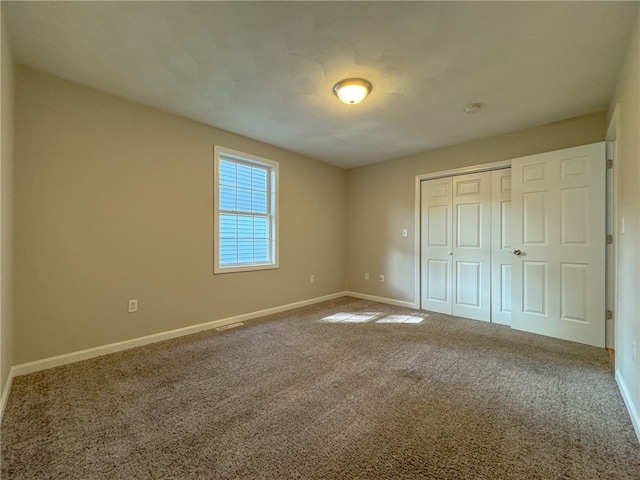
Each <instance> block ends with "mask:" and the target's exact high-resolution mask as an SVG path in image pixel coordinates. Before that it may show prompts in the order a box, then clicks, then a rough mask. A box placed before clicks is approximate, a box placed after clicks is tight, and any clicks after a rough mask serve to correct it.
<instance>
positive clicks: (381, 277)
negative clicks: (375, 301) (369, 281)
mask: <svg viewBox="0 0 640 480" xmlns="http://www.w3.org/2000/svg"><path fill="white" fill-rule="evenodd" d="M380 281H381V282H384V275H383V274H382V273H381V274H380Z"/></svg>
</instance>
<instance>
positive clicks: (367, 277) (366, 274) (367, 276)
mask: <svg viewBox="0 0 640 480" xmlns="http://www.w3.org/2000/svg"><path fill="white" fill-rule="evenodd" d="M364 279H365V280H369V273H368V272H367V273H365V274H364Z"/></svg>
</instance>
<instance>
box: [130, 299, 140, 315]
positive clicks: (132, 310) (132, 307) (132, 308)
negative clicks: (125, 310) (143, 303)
mask: <svg viewBox="0 0 640 480" xmlns="http://www.w3.org/2000/svg"><path fill="white" fill-rule="evenodd" d="M137 311H138V300H129V313H135V312H137Z"/></svg>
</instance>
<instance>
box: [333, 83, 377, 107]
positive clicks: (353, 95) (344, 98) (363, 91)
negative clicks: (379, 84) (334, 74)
mask: <svg viewBox="0 0 640 480" xmlns="http://www.w3.org/2000/svg"><path fill="white" fill-rule="evenodd" d="M371 88H372V86H371V83H369V82H368V81H366V80H364V79H362V78H347V79H345V80H341V81H339V82H338V83H336V84H335V86H334V87H333V93H335V94H336V96H337V97H338V98H339V99H340V101H341V102H342V103H346V104H347V105H355V104H356V103H360V102H361V101H362V100H364V98H365V97H366V96H367V95H369V93H370V92H371Z"/></svg>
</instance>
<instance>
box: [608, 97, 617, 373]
mask: <svg viewBox="0 0 640 480" xmlns="http://www.w3.org/2000/svg"><path fill="white" fill-rule="evenodd" d="M618 115H619V109H618V105H617V104H616V106H615V107H614V109H613V114H612V115H611V119H610V120H609V125H608V127H607V133H606V137H605V140H606V155H607V160H613V167H612V168H607V173H606V178H607V180H606V181H607V189H606V211H607V217H608V218H607V219H606V229H607V231H606V233H607V235H612V236H613V244H611V246H610V247H609V248H610V251H608V252H607V254H606V255H605V262H606V263H605V271H606V272H607V279H606V280H607V282H606V285H605V289H606V291H605V299H606V308H607V309H610V310H611V311H612V312H613V318H612V319H611V321H610V322H609V321H608V320H607V331H606V334H607V335H606V348H608V349H611V350H613V351H614V365H616V364H617V361H616V360H617V359H616V358H615V356H616V355H617V353H616V345H620V342H619V340H620V339H619V338H618V309H617V306H618V288H617V285H618V241H619V239H618V238H617V237H618V235H617V234H618V220H619V218H618V202H617V198H618V197H617V195H616V192H617V191H618V180H619V179H618V166H617V160H618V149H617V138H618V134H617V125H618V123H619V122H618ZM609 216H610V217H609ZM610 323H612V324H613V325H612V327H613V328H611V327H610ZM611 330H613V331H611Z"/></svg>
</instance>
